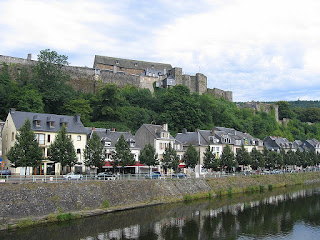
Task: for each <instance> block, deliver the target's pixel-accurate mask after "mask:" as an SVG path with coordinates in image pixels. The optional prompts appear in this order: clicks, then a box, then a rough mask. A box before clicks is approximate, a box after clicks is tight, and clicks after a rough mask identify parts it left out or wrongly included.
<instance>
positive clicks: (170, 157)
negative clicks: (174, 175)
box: [162, 144, 179, 171]
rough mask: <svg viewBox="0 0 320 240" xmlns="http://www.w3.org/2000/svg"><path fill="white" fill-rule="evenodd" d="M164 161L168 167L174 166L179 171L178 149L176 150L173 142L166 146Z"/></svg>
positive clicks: (164, 164)
mask: <svg viewBox="0 0 320 240" xmlns="http://www.w3.org/2000/svg"><path fill="white" fill-rule="evenodd" d="M162 163H163V166H164V167H165V168H166V169H167V168H172V169H173V170H174V171H177V169H178V166H179V157H178V156H177V152H176V150H174V148H173V147H172V146H171V144H169V146H168V147H166V148H165V152H164V154H163V159H162Z"/></svg>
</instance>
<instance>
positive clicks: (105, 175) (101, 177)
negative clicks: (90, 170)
mask: <svg viewBox="0 0 320 240" xmlns="http://www.w3.org/2000/svg"><path fill="white" fill-rule="evenodd" d="M116 178H117V176H116V175H114V174H110V173H107V172H101V173H98V175H97V176H96V179H99V180H116Z"/></svg>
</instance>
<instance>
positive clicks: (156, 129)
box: [135, 124, 184, 171]
mask: <svg viewBox="0 0 320 240" xmlns="http://www.w3.org/2000/svg"><path fill="white" fill-rule="evenodd" d="M135 136H136V143H137V146H138V147H139V148H140V149H141V150H142V149H143V148H144V147H145V146H146V145H147V144H151V146H153V147H154V148H155V150H156V153H157V154H158V159H159V162H160V165H159V166H157V167H158V170H159V171H160V170H161V166H162V159H163V154H164V153H165V149H166V148H167V147H169V145H171V147H173V148H174V149H175V150H176V152H177V155H178V156H179V158H180V160H182V157H183V154H184V150H183V146H182V143H181V142H180V141H179V140H176V139H175V138H174V137H172V135H171V134H170V132H169V131H168V124H163V125H155V124H143V125H142V126H141V127H140V128H139V129H138V130H137V132H136V134H135ZM180 167H182V164H181V166H180Z"/></svg>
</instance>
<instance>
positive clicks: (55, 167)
mask: <svg viewBox="0 0 320 240" xmlns="http://www.w3.org/2000/svg"><path fill="white" fill-rule="evenodd" d="M27 118H28V119H29V120H30V122H31V130H32V131H33V132H34V134H35V138H36V139H37V141H38V143H39V146H40V147H41V148H42V151H43V159H42V163H41V164H40V166H38V167H37V168H34V169H32V168H31V167H28V168H27V169H25V168H22V167H17V168H13V167H11V163H10V161H9V160H8V159H7V157H6V154H7V153H8V152H9V150H10V148H11V147H13V145H14V144H15V142H16V135H17V134H19V129H20V128H21V126H22V125H23V124H24V122H25V121H26V119H27ZM62 125H64V126H66V129H67V134H68V137H69V138H71V139H72V142H73V145H74V148H75V152H76V155H77V159H78V163H79V164H77V165H75V166H73V167H72V168H71V171H73V172H78V173H84V172H85V165H84V156H83V155H84V154H83V152H84V149H85V146H86V142H87V135H86V133H87V132H86V129H85V127H84V126H83V124H82V123H81V121H80V116H79V115H76V116H66V115H55V114H44V113H32V112H21V111H16V110H15V109H11V110H10V112H9V114H8V116H7V119H6V121H5V124H4V127H3V132H2V136H3V141H2V149H3V160H4V168H5V169H10V170H11V172H12V174H15V175H20V174H21V175H24V173H25V170H26V172H27V174H28V175H32V174H33V175H38V174H39V175H55V174H56V175H59V174H60V172H62V171H66V169H61V165H60V164H59V163H54V162H52V161H50V160H48V158H47V157H48V148H49V146H50V144H51V143H53V142H54V140H55V138H56V136H57V134H58V132H59V130H60V128H61V126H62Z"/></svg>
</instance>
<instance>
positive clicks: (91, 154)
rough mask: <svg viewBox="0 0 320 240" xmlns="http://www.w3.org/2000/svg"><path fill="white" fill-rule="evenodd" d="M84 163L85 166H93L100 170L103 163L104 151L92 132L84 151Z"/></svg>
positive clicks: (95, 134) (98, 138)
mask: <svg viewBox="0 0 320 240" xmlns="http://www.w3.org/2000/svg"><path fill="white" fill-rule="evenodd" d="M84 159H85V160H84V163H85V165H86V166H94V167H97V168H98V169H100V168H101V167H102V165H103V164H104V161H105V151H104V147H103V144H102V143H101V141H100V137H99V136H98V134H97V133H96V132H93V134H92V136H91V138H90V139H89V140H88V141H87V145H86V148H85V149H84Z"/></svg>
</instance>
